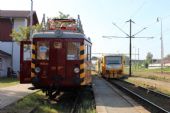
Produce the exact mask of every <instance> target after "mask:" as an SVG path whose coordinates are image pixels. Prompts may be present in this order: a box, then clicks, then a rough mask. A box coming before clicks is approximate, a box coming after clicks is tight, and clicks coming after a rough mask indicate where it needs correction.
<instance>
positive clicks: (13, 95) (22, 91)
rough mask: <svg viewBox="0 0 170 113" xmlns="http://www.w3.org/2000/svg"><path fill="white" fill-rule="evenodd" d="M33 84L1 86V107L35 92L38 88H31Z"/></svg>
mask: <svg viewBox="0 0 170 113" xmlns="http://www.w3.org/2000/svg"><path fill="white" fill-rule="evenodd" d="M29 87H32V85H31V84H17V85H14V86H10V87H4V88H0V109H2V108H4V107H5V106H8V105H10V104H12V103H14V102H16V101H18V100H19V99H21V98H23V97H24V96H26V95H28V94H31V93H34V92H36V91H37V90H29V89H28V88H29Z"/></svg>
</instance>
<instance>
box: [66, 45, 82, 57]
mask: <svg viewBox="0 0 170 113" xmlns="http://www.w3.org/2000/svg"><path fill="white" fill-rule="evenodd" d="M79 56H80V43H79V42H68V44H67V60H79Z"/></svg>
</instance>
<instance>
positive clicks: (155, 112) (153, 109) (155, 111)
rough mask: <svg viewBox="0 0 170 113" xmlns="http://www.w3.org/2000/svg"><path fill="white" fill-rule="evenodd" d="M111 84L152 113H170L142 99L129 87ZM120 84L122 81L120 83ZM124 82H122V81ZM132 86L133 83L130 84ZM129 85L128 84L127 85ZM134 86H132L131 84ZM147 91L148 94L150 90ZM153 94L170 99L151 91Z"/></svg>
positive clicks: (116, 83)
mask: <svg viewBox="0 0 170 113" xmlns="http://www.w3.org/2000/svg"><path fill="white" fill-rule="evenodd" d="M109 82H110V83H112V84H113V85H115V86H116V87H118V88H119V89H121V90H123V92H126V93H128V94H129V95H130V96H131V97H132V98H134V99H135V100H137V101H138V102H140V103H141V104H142V105H144V106H145V107H146V106H147V107H149V110H151V112H153V113H170V111H168V110H166V109H165V108H163V106H159V105H157V104H155V103H153V102H151V101H150V100H148V99H146V98H144V97H142V96H141V95H139V94H137V93H136V92H134V91H132V90H130V89H128V88H127V87H125V86H123V85H122V84H119V83H118V82H116V81H110V80H109ZM119 82H120V81H119ZM121 82H122V81H121ZM129 84H131V83H129ZM126 85H127V83H126ZM131 85H132V84H131ZM140 89H142V90H144V89H145V88H142V87H140ZM145 91H147V92H148V89H145ZM149 91H150V92H151V93H152V94H154V95H159V96H162V97H163V98H168V99H170V98H169V97H168V96H166V95H163V94H161V93H156V92H154V91H151V90H149ZM148 93H149V92H148ZM167 104H168V103H167Z"/></svg>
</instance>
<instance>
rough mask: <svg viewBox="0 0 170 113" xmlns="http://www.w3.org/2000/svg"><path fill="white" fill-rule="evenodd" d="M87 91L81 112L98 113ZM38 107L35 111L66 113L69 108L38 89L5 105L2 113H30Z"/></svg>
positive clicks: (38, 112)
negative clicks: (52, 100)
mask: <svg viewBox="0 0 170 113" xmlns="http://www.w3.org/2000/svg"><path fill="white" fill-rule="evenodd" d="M88 96H89V94H88V93H87V94H86V96H85V98H84V99H85V100H84V99H83V104H82V105H83V107H80V109H81V110H79V113H96V112H95V107H94V106H93V107H90V106H91V100H90V99H91V98H89V97H88ZM35 107H36V111H35V112H34V113H65V112H66V111H67V112H68V109H67V108H66V107H64V106H63V103H60V102H59V103H56V101H55V102H54V103H53V102H51V101H49V100H48V99H47V97H46V96H45V94H44V93H42V91H37V92H35V93H33V94H30V95H28V96H26V97H24V98H23V99H21V100H20V101H18V102H16V103H15V104H12V105H10V106H7V107H5V109H3V110H0V113H28V112H30V110H32V109H33V108H35Z"/></svg>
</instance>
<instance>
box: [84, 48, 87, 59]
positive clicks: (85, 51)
mask: <svg viewBox="0 0 170 113" xmlns="http://www.w3.org/2000/svg"><path fill="white" fill-rule="evenodd" d="M84 54H85V60H86V61H88V46H87V45H85V53H84Z"/></svg>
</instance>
